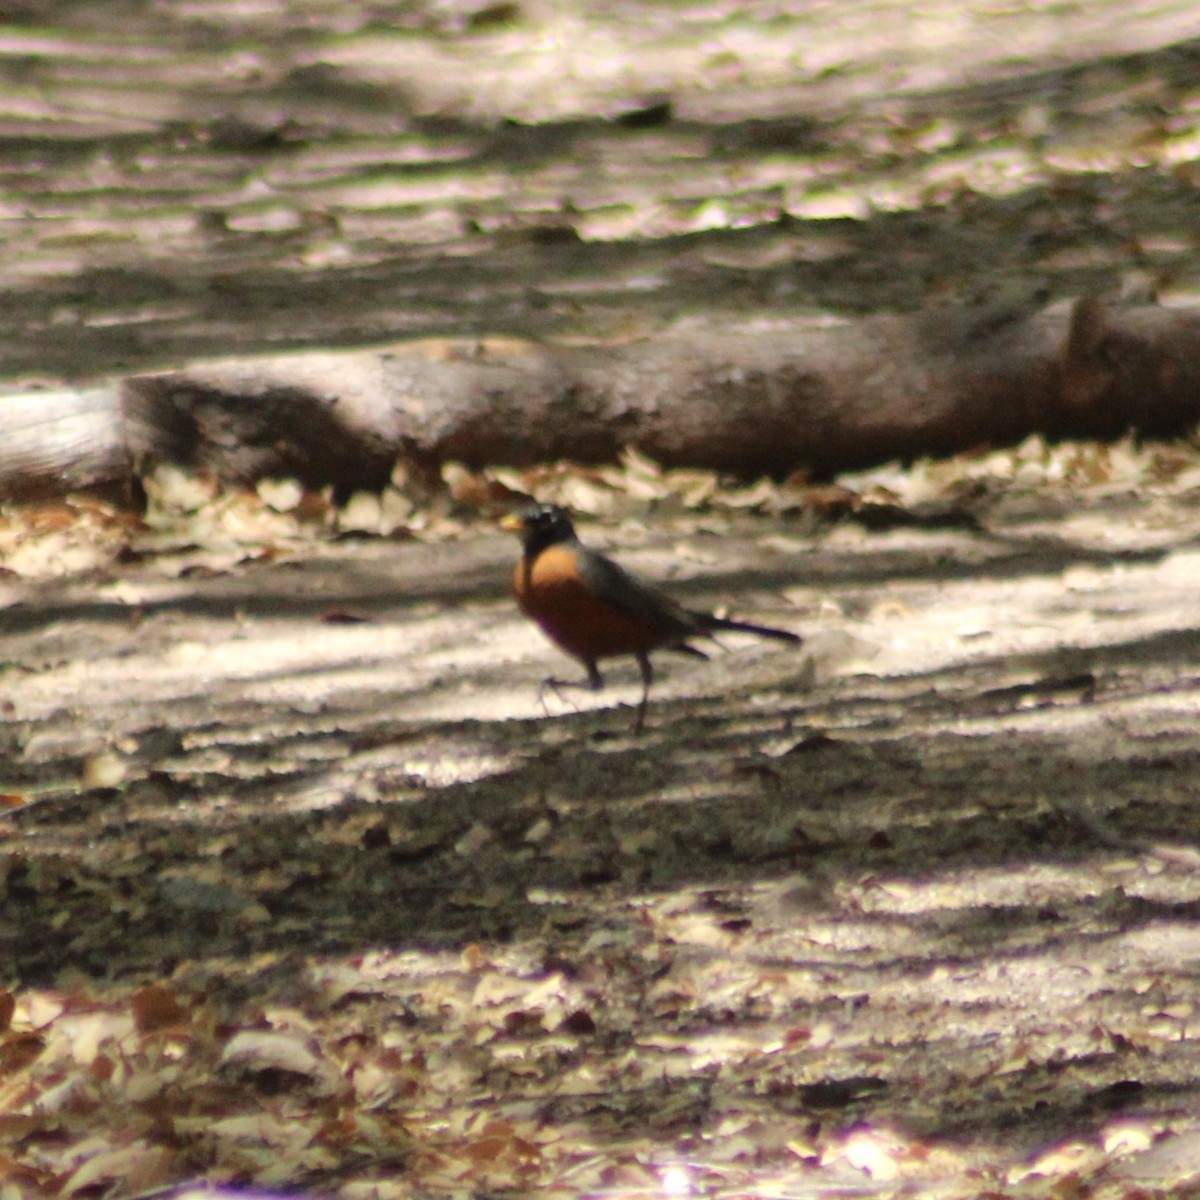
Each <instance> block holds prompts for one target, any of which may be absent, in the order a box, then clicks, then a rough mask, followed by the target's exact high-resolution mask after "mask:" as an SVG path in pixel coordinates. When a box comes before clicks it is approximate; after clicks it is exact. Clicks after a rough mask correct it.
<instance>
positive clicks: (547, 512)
mask: <svg viewBox="0 0 1200 1200" xmlns="http://www.w3.org/2000/svg"><path fill="white" fill-rule="evenodd" d="M500 524H501V527H502V528H504V529H508V530H511V531H512V532H514V533H519V534H520V535H521V541H522V543H523V545H524V547H525V553H526V555H527V556H528V557H530V558H533V557H534V556H535V555H538V554H540V553H541V552H542V551H543V550H545V549H546V547H547V546H555V545H557V544H558V543H559V542H571V541H574V540H575V526H574V525H572V524H571V518H570V517H569V516H567V511H566V509H564V508H559V506H558V505H557V504H531V505H529V507H528V508H523V509H521V510H520V511H519V512H515V513H511V514H510V515H509V516H507V517H505V518H504V520H503V521H501V522H500Z"/></svg>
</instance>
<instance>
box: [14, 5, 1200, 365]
mask: <svg viewBox="0 0 1200 1200" xmlns="http://www.w3.org/2000/svg"><path fill="white" fill-rule="evenodd" d="M6 11H7V12H8V15H9V20H10V21H11V22H12V24H10V25H9V26H8V27H6V28H5V30H4V31H3V36H2V37H0V68H2V69H0V137H3V139H4V143H3V152H2V153H0V191H2V192H3V197H4V199H3V206H2V208H0V216H3V217H4V220H3V221H0V295H2V296H3V300H4V303H3V304H0V345H2V346H3V351H2V353H0V374H3V375H7V376H10V377H12V376H16V375H22V376H32V377H35V378H45V377H47V376H49V377H51V378H60V377H64V376H65V377H67V378H82V377H94V376H98V375H110V374H123V373H129V372H131V371H134V370H144V369H147V368H151V367H162V366H172V365H178V364H179V363H180V362H181V361H184V360H186V359H191V358H195V357H202V356H210V355H213V354H227V353H231V352H241V351H249V350H258V349H272V348H277V347H280V346H295V345H307V346H311V345H314V344H317V345H347V344H361V343H365V342H383V341H389V340H394V339H396V338H399V337H404V336H408V335H417V334H440V333H449V334H464V333H465V334H470V333H486V334H500V333H516V334H519V335H522V336H531V337H535V338H548V337H566V338H576V339H577V338H582V339H586V340H592V339H597V338H599V339H607V338H627V337H630V336H641V335H644V334H647V333H650V332H652V331H653V330H655V329H658V328H661V327H663V326H664V325H667V324H670V323H672V322H674V321H676V320H679V319H681V318H691V319H693V320H698V321H701V322H706V321H716V322H720V323H724V322H726V321H727V320H728V319H730V317H736V318H737V319H739V320H746V319H751V318H753V317H754V316H756V315H758V314H762V313H777V312H781V311H782V312H788V313H791V312H797V311H799V312H812V311H816V312H832V313H841V314H851V315H853V314H857V313H864V312H878V311H881V310H884V309H902V310H910V309H917V308H923V307H927V306H929V305H931V304H937V303H950V304H960V303H963V302H975V301H979V300H981V299H982V300H987V301H989V302H994V301H997V300H999V301H1001V302H1003V303H1012V304H1018V305H1019V304H1022V303H1025V302H1026V301H1027V300H1029V299H1030V298H1041V299H1044V298H1045V297H1046V296H1049V297H1051V298H1056V297H1062V296H1068V297H1075V296H1077V295H1079V294H1080V293H1082V292H1085V291H1093V290H1096V291H1122V290H1130V289H1132V290H1133V291H1135V292H1146V291H1151V292H1153V291H1156V290H1157V291H1159V292H1160V293H1162V294H1163V295H1167V296H1176V297H1179V296H1188V297H1190V296H1191V294H1192V293H1193V292H1194V290H1195V283H1196V275H1195V261H1194V260H1195V254H1194V248H1195V230H1194V221H1193V219H1192V208H1193V195H1194V189H1195V186H1196V178H1195V174H1196V165H1195V164H1196V160H1197V153H1198V146H1200V138H1198V135H1197V129H1198V126H1197V121H1198V120H1200V118H1198V116H1197V114H1198V112H1200V107H1198V103H1197V98H1198V97H1200V58H1198V51H1197V43H1196V42H1195V40H1194V38H1195V23H1194V9H1193V6H1192V5H1191V4H1189V3H1187V2H1186V0H1175V2H1172V3H1161V4H1154V5H1150V4H1142V5H1137V6H1132V7H1131V6H1130V5H1128V4H1116V3H1113V2H1111V0H1109V2H1097V3H1089V4H1086V5H1075V6H1071V5H1061V4H1057V3H1055V4H1051V3H1039V2H1030V3H1020V4H1012V5H1003V6H996V5H982V4H979V5H968V4H962V3H959V2H958V0H945V2H943V3H934V4H922V5H919V6H915V5H909V4H899V3H893V2H890V0H871V2H863V3H856V4H853V5H847V4H845V3H837V4H833V5H830V4H810V5H803V6H794V8H793V9H790V10H789V9H788V8H787V6H784V7H783V8H781V7H780V6H778V5H774V4H749V5H745V4H743V5H738V6H736V8H735V9H730V8H729V6H728V5H725V4H724V3H720V2H712V0H708V2H705V3H701V4H694V5H686V6H683V5H674V4H666V5H661V4H656V5H645V4H640V3H627V4H616V5H606V6H603V7H602V8H600V9H597V8H596V7H595V6H573V5H566V4H555V5H550V4H545V5H541V4H530V5H497V6H490V7H486V8H484V7H479V6H473V5H464V4H440V3H439V4H411V3H394V4H388V3H381V4H374V5H369V6H362V5H336V6H330V5H314V4H307V3H303V2H301V0H296V2H295V3H280V4H277V5H266V6H259V5H240V4H236V3H230V2H228V0H212V2H211V3H197V4H187V5H177V4H171V3H162V4H156V3H152V4H143V3H129V4H113V3H110V2H109V0H103V2H96V0H92V2H82V3H81V2H78V0H76V2H72V3H60V4H53V3H50V4H46V3H38V4H37V5H32V6H29V7H28V8H25V7H24V6H22V5H20V4H17V5H10V6H8V9H7V10H6ZM650 45H653V46H654V47H655V49H654V53H646V47H647V46H650Z"/></svg>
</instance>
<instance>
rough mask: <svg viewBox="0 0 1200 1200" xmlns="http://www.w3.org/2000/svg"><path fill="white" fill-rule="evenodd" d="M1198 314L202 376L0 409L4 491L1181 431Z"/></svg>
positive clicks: (450, 356)
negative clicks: (163, 466) (156, 469)
mask: <svg viewBox="0 0 1200 1200" xmlns="http://www.w3.org/2000/svg"><path fill="white" fill-rule="evenodd" d="M1198 418H1200V313H1197V312H1193V311H1170V310H1164V309H1157V308H1142V309H1127V310H1110V309H1108V308H1107V307H1106V306H1105V305H1104V304H1103V303H1101V302H1099V301H1096V300H1091V299H1089V300H1084V301H1082V302H1080V303H1079V304H1077V305H1076V306H1075V307H1074V309H1073V310H1071V311H1070V312H1068V311H1067V310H1065V309H1057V310H1047V311H1045V312H1039V313H1031V314H1029V313H1027V314H1021V313H1017V314H1014V313H1008V312H994V311H980V310H958V311H954V310H946V311H945V312H941V311H939V312H927V313H923V314H919V315H917V316H893V315H888V316H877V317H871V318H866V319H863V320H859V321H854V322H847V323H840V324H828V323H822V322H818V321H809V322H797V321H791V322H780V323H779V324H778V325H773V326H771V327H769V328H763V329H743V330H722V331H711V330H677V331H675V332H672V333H669V334H666V335H663V336H661V337H656V338H654V339H648V340H646V341H642V342H634V343H627V344H623V345H618V346H586V347H578V346H564V345H542V344H535V343H529V342H517V341H504V340H477V341H463V340H459V341H444V340H439V341H425V342H414V343H407V344H403V345H398V346H392V347H385V348H376V349H370V350H358V351H349V352H341V353H335V352H308V353H298V354H290V355H280V356H274V357H270V358H245V359H237V360H229V361H219V362H211V363H202V364H198V365H196V366H194V367H190V368H188V369H186V370H183V371H179V372H173V373H171V374H164V375H153V376H141V377H134V378H130V379H127V380H125V381H124V382H123V383H122V384H120V385H119V386H117V387H113V388H104V389H96V390H94V391H90V392H80V393H72V392H55V393H30V394H26V395H22V396H14V397H9V398H7V399H6V400H4V401H3V402H2V404H0V496H7V497H14V496H27V495H37V494H45V493H46V492H47V491H54V490H58V491H63V490H70V489H73V488H79V487H83V486H88V485H90V484H96V483H105V482H117V481H120V480H121V479H127V478H129V477H130V476H131V474H132V473H135V472H144V471H147V470H149V469H151V468H152V467H153V466H154V465H155V464H157V463H160V462H176V463H181V464H184V465H187V466H192V467H196V468H206V469H209V470H212V471H215V472H216V473H217V474H218V475H220V476H221V477H222V478H225V479H228V480H230V481H236V482H243V483H250V482H253V481H254V480H256V479H259V478H262V477H265V476H295V477H297V478H299V479H301V480H302V481H303V482H305V483H306V484H309V485H312V486H323V485H325V484H333V485H334V487H335V488H337V489H338V490H340V491H341V492H343V493H345V492H349V491H352V490H354V489H356V488H378V487H380V486H382V485H383V484H384V483H386V481H387V479H388V478H389V475H390V472H391V469H392V466H393V464H394V462H395V460H396V458H397V457H404V456H407V457H408V458H410V459H414V460H418V461H420V462H423V463H426V464H431V465H433V464H438V463H440V462H444V461H447V460H458V461H462V462H465V463H467V464H469V465H474V466H480V465H484V464H488V463H491V464H500V463H504V464H510V465H516V466H522V465H528V464H530V463H534V462H544V461H549V460H554V459H559V458H568V459H575V460H578V461H582V462H606V461H611V460H612V459H613V458H615V456H616V455H617V453H618V452H619V451H620V450H621V449H622V448H623V447H625V446H636V447H637V448H638V449H639V450H640V451H642V452H643V453H645V454H647V455H649V456H650V457H651V458H654V459H656V460H658V461H660V462H662V463H663V464H665V465H668V466H677V465H688V466H701V467H711V468H716V469H719V470H725V471H729V472H733V473H737V474H741V475H753V474H760V473H768V474H775V475H780V474H785V473H787V472H790V471H794V470H796V469H803V470H806V471H808V472H809V473H810V474H812V475H813V476H815V477H828V476H830V475H833V474H835V473H836V472H838V471H842V470H846V469H853V468H859V467H864V466H868V465H871V464H874V463H878V462H882V461H886V460H891V459H901V460H906V459H913V458H916V457H920V456H925V455H939V454H948V453H953V452H956V451H961V450H965V449H969V448H972V447H977V446H983V445H989V446H999V445H1007V444H1012V443H1014V442H1016V441H1019V440H1020V439H1021V438H1023V437H1024V436H1026V435H1028V434H1029V433H1032V432H1035V431H1036V432H1042V433H1045V434H1047V435H1049V436H1051V437H1061V436H1082V437H1088V436H1091V437H1112V436H1118V435H1121V434H1124V433H1125V432H1127V431H1128V430H1130V429H1134V430H1138V431H1141V432H1143V433H1146V434H1153V435H1155V436H1163V437H1165V436H1172V435H1175V434H1179V433H1182V432H1185V431H1187V430H1189V429H1190V428H1191V426H1192V425H1194V424H1195V422H1196V420H1197V419H1198Z"/></svg>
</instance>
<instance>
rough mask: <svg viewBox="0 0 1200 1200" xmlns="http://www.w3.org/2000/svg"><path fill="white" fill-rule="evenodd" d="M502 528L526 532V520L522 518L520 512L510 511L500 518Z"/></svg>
mask: <svg viewBox="0 0 1200 1200" xmlns="http://www.w3.org/2000/svg"><path fill="white" fill-rule="evenodd" d="M500 528H501V529H505V530H507V531H508V532H509V533H524V532H525V522H524V521H523V520H521V516H520V514H519V513H508V514H507V515H506V516H503V517H501V518H500Z"/></svg>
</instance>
